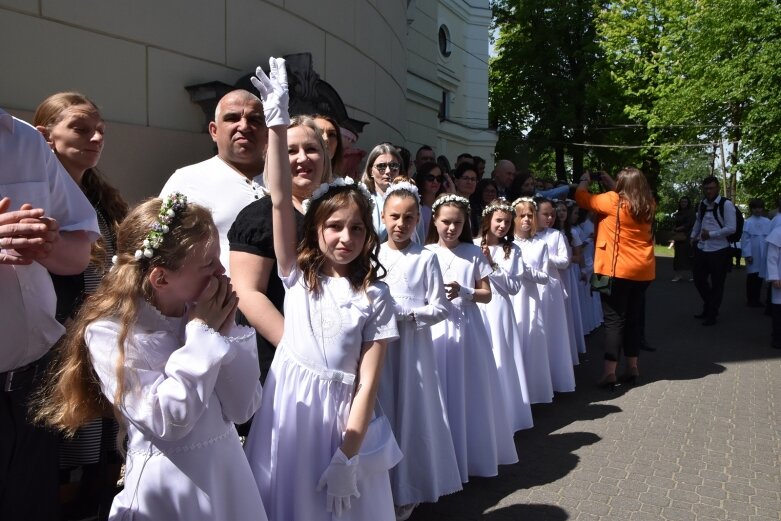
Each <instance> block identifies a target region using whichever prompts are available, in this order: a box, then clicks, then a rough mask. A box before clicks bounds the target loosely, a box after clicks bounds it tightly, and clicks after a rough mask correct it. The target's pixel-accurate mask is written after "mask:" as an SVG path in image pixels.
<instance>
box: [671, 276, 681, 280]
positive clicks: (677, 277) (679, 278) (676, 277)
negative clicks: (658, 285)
mask: <svg viewBox="0 0 781 521" xmlns="http://www.w3.org/2000/svg"><path fill="white" fill-rule="evenodd" d="M680 281H681V276H680V275H676V276H675V277H673V280H672V281H671V282H680Z"/></svg>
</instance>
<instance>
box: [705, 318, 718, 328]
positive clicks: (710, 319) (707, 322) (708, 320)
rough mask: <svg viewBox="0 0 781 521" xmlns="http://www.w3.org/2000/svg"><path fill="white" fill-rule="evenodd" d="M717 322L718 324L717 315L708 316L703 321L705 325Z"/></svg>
mask: <svg viewBox="0 0 781 521" xmlns="http://www.w3.org/2000/svg"><path fill="white" fill-rule="evenodd" d="M715 324H716V317H708V318H706V319H705V320H703V322H702V325H703V326H713V325H715Z"/></svg>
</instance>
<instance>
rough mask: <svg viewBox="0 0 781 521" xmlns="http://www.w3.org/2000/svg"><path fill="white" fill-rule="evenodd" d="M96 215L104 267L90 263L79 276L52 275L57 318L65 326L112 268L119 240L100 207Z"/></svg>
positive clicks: (96, 209) (97, 208)
mask: <svg viewBox="0 0 781 521" xmlns="http://www.w3.org/2000/svg"><path fill="white" fill-rule="evenodd" d="M95 213H97V216H98V228H99V229H100V235H101V237H102V238H103V245H104V248H105V256H104V258H103V266H95V265H94V264H92V262H90V264H89V265H88V266H87V269H86V270H84V271H83V272H82V273H79V274H78V275H54V274H53V273H50V276H51V278H52V284H53V285H54V292H55V293H56V294H57V311H56V315H55V317H56V318H57V320H58V321H59V322H60V323H61V324H64V323H65V321H66V320H67V319H68V318H71V317H73V316H75V315H76V312H77V311H78V310H79V308H80V307H81V304H82V302H84V299H85V298H87V296H88V295H91V294H93V293H95V290H96V289H97V287H98V284H100V281H101V279H102V278H103V275H104V274H105V273H106V272H107V271H108V270H109V269H110V268H111V258H112V257H113V256H114V252H115V250H116V246H117V239H116V236H115V235H114V231H113V230H112V229H111V227H110V226H109V225H108V221H106V218H105V217H104V216H103V209H102V208H101V207H100V205H98V206H95Z"/></svg>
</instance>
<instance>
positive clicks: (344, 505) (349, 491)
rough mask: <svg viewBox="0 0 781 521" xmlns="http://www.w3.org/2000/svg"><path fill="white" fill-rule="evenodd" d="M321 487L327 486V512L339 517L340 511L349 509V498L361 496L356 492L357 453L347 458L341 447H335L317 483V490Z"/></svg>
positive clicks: (321, 488)
mask: <svg viewBox="0 0 781 521" xmlns="http://www.w3.org/2000/svg"><path fill="white" fill-rule="evenodd" d="M323 487H327V490H326V500H325V507H326V510H327V511H328V512H333V513H334V514H336V516H337V517H339V516H341V515H342V512H346V511H347V510H350V507H351V505H350V498H351V497H353V496H355V497H356V498H359V497H361V493H360V492H358V454H356V455H355V456H353V457H352V458H350V459H348V458H347V456H345V455H344V452H342V449H336V454H334V457H333V458H331V463H330V464H329V465H328V468H327V469H325V472H323V475H322V476H321V477H320V481H319V482H318V483H317V491H318V492H319V491H321V490H323Z"/></svg>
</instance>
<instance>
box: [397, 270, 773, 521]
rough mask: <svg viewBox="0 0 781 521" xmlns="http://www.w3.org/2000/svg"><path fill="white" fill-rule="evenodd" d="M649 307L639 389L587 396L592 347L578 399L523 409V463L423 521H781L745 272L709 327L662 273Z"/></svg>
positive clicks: (597, 362)
mask: <svg viewBox="0 0 781 521" xmlns="http://www.w3.org/2000/svg"><path fill="white" fill-rule="evenodd" d="M658 264H659V266H658V273H657V281H656V282H655V283H654V284H652V286H651V288H650V289H649V293H648V331H647V338H648V340H649V342H650V343H651V344H652V345H653V346H655V347H657V349H658V350H657V351H656V352H653V353H649V352H645V351H643V352H641V355H640V370H641V373H642V375H643V383H642V385H640V386H638V387H633V388H622V389H620V390H618V391H617V392H609V391H605V390H601V389H597V388H595V386H594V381H596V379H597V378H598V377H599V375H600V370H601V364H602V354H601V349H600V342H601V338H600V333H599V332H598V333H595V334H594V335H591V336H590V337H589V339H588V347H589V352H588V354H587V356H586V357H585V359H583V360H582V361H581V365H580V366H578V367H577V368H576V377H577V391H576V392H574V393H569V394H560V395H557V396H556V398H555V400H554V402H553V403H552V404H549V405H538V406H534V407H533V414H534V420H535V427H534V428H533V429H530V430H528V431H522V432H520V433H518V434H517V435H516V437H515V441H516V445H517V447H518V455H519V458H520V462H519V463H518V464H516V465H511V466H506V467H502V468H501V471H500V475H499V476H498V477H496V478H490V479H480V478H477V479H473V480H472V481H471V482H470V483H469V484H468V485H467V486H466V487H465V489H464V491H462V492H460V493H458V494H453V495H451V496H448V497H445V498H442V499H441V500H440V501H439V502H438V503H436V504H428V505H421V506H420V507H419V508H418V509H416V511H415V513H414V514H413V516H412V518H411V519H412V520H413V521H424V520H425V521H429V520H478V519H479V520H491V521H499V520H530V521H537V520H551V521H564V520H577V521H587V520H589V521H590V520H616V521H623V520H627V521H658V520H669V521H710V520H727V521H755V520H756V521H760V520H761V521H765V520H775V521H779V520H781V421H780V420H781V351H779V350H775V349H771V348H770V319H769V318H768V317H765V316H764V315H763V313H762V311H763V310H762V309H754V308H747V307H746V306H745V297H744V295H745V293H744V292H745V290H744V288H745V272H744V271H743V270H736V271H733V272H732V273H731V274H730V275H729V277H728V281H727V290H726V293H725V298H724V304H723V305H722V310H721V317H720V320H719V323H718V324H717V325H716V326H713V327H703V326H702V325H701V324H700V321H698V320H695V319H694V318H693V317H692V315H693V314H694V313H696V312H698V311H699V309H700V300H699V297H698V296H697V294H696V290H695V289H694V286H693V285H692V284H691V283H687V282H678V283H672V282H670V279H671V277H672V269H671V260H670V259H659V263H658Z"/></svg>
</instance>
